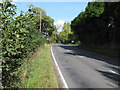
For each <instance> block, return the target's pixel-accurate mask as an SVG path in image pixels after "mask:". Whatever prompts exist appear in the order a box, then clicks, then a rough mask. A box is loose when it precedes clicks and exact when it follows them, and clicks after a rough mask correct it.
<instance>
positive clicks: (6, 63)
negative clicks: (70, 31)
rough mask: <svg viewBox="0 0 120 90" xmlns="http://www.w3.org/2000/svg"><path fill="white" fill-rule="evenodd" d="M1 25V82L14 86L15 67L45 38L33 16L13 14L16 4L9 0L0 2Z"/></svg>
mask: <svg viewBox="0 0 120 90" xmlns="http://www.w3.org/2000/svg"><path fill="white" fill-rule="evenodd" d="M0 8H1V12H0V13H2V14H1V17H2V18H1V21H2V23H3V24H2V23H1V26H3V27H2V37H1V40H2V66H3V68H2V84H3V86H4V87H15V82H18V81H19V77H18V75H17V69H18V67H20V66H21V65H22V63H23V62H24V61H25V60H27V59H26V58H27V56H28V55H30V54H32V53H33V52H34V51H35V49H36V48H38V47H39V46H40V45H43V44H44V42H45V38H44V37H43V36H42V34H41V32H40V31H39V30H38V29H37V26H36V25H37V22H35V21H34V20H33V17H34V16H31V14H28V15H27V16H25V15H23V14H21V15H20V16H18V17H14V16H15V9H16V6H15V5H13V4H11V3H10V2H4V3H1V4H0Z"/></svg>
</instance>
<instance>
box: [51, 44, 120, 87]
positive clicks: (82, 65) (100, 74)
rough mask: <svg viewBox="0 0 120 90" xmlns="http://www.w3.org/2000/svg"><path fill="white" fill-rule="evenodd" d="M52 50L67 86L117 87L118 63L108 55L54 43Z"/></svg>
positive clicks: (119, 75)
mask: <svg viewBox="0 0 120 90" xmlns="http://www.w3.org/2000/svg"><path fill="white" fill-rule="evenodd" d="M52 51H53V54H54V57H55V59H56V62H57V63H58V66H59V68H60V70H61V72H62V75H63V77H64V79H65V81H66V83H67V85H68V87H69V88H118V86H119V80H120V79H119V77H120V74H119V71H118V70H119V68H118V63H117V62H113V60H111V59H109V58H108V57H104V56H100V55H96V54H93V53H90V52H86V51H83V50H79V49H77V47H76V46H71V45H63V44H55V45H53V46H52Z"/></svg>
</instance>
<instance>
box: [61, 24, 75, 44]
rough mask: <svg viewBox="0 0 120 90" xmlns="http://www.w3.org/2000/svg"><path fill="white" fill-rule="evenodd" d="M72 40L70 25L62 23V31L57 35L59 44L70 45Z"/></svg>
mask: <svg viewBox="0 0 120 90" xmlns="http://www.w3.org/2000/svg"><path fill="white" fill-rule="evenodd" d="M72 40H74V37H73V33H72V32H71V27H70V23H64V26H63V31H61V32H60V34H59V41H60V42H61V43H70V42H71V41H72Z"/></svg>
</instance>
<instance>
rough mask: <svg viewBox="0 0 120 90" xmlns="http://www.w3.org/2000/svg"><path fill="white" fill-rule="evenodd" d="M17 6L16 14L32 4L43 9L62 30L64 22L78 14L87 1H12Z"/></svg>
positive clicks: (69, 20) (83, 8)
mask: <svg viewBox="0 0 120 90" xmlns="http://www.w3.org/2000/svg"><path fill="white" fill-rule="evenodd" d="M14 3H15V5H16V6H17V15H19V14H20V12H21V11H24V12H26V11H27V10H28V5H29V4H33V5H34V6H35V7H40V8H42V9H44V10H45V11H46V13H47V15H48V16H50V17H51V18H53V19H54V20H55V22H54V24H55V25H57V26H59V25H60V26H61V27H60V28H59V30H58V31H59V32H60V31H61V30H62V27H63V24H64V22H71V21H72V20H73V19H74V18H75V17H76V16H78V14H79V13H80V12H82V11H84V10H85V7H86V6H87V4H88V2H14Z"/></svg>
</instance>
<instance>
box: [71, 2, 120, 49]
mask: <svg viewBox="0 0 120 90" xmlns="http://www.w3.org/2000/svg"><path fill="white" fill-rule="evenodd" d="M119 9H120V2H89V3H88V6H87V7H86V9H85V11H84V12H81V13H80V14H79V15H78V16H77V17H76V18H75V19H74V20H73V21H72V22H71V28H72V31H73V32H74V34H75V35H76V36H77V38H78V39H79V40H80V41H81V43H82V44H84V45H92V46H96V45H97V46H99V45H108V46H111V47H112V48H113V47H118V46H119V45H120V40H119V38H120V30H119V29H120V24H119V23H118V22H120V11H119Z"/></svg>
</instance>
